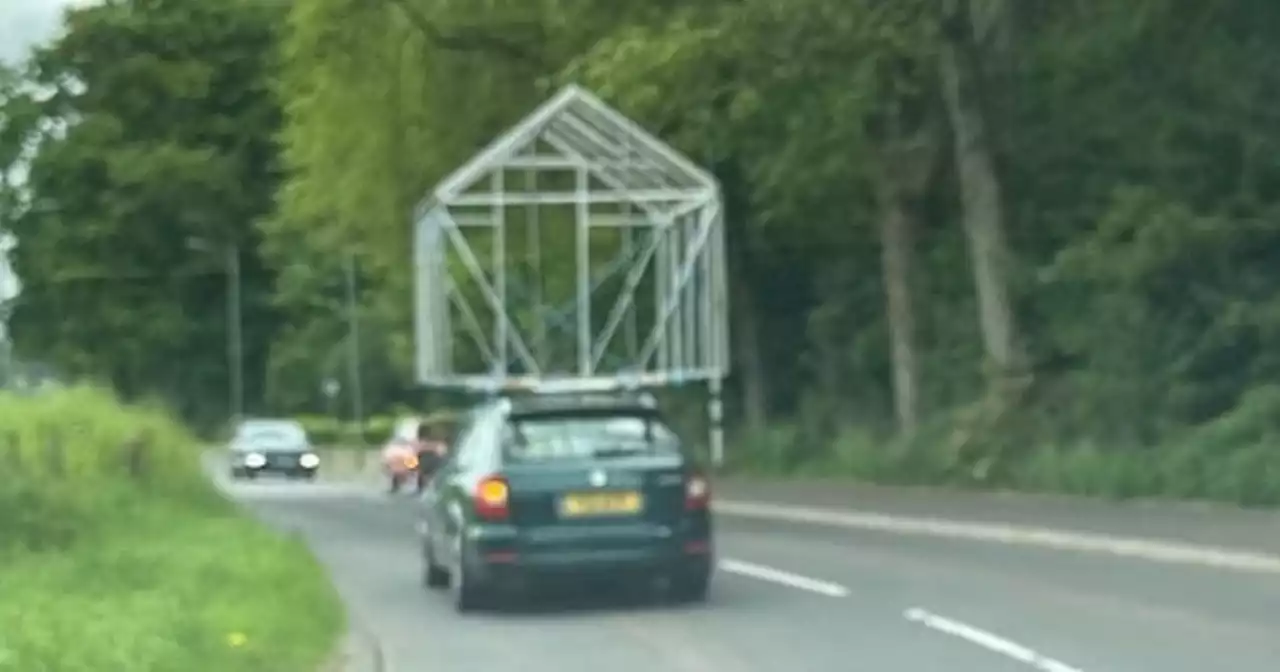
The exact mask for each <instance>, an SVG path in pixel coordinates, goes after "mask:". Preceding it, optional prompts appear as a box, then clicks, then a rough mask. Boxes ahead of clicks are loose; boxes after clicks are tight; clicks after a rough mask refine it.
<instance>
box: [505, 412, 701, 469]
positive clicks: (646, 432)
mask: <svg viewBox="0 0 1280 672" xmlns="http://www.w3.org/2000/svg"><path fill="white" fill-rule="evenodd" d="M503 450H504V453H505V456H506V459H507V460H509V461H512V462H549V461H559V460H584V459H587V460H590V459H607V458H610V457H629V456H638V455H674V454H679V452H680V441H679V439H678V438H677V437H676V434H675V432H673V431H672V430H671V428H670V427H668V426H667V425H666V424H665V423H663V422H662V419H661V418H659V417H658V416H657V415H655V414H653V413H648V412H643V411H641V412H626V411H622V412H610V413H581V414H565V413H556V414H537V415H526V416H517V417H514V418H512V419H511V422H510V423H509V424H508V426H507V430H506V435H505V436H504V437H503Z"/></svg>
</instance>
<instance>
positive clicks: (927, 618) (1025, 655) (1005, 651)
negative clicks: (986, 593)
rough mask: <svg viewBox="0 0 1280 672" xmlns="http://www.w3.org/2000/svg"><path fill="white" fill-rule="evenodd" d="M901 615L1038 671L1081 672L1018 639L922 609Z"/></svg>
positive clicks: (911, 610)
mask: <svg viewBox="0 0 1280 672" xmlns="http://www.w3.org/2000/svg"><path fill="white" fill-rule="evenodd" d="M904 616H906V618H907V620H908V621H913V622H915V623H919V624H920V625H923V626H924V627H926V628H929V629H931V630H936V631H938V632H941V633H944V634H948V635H951V636H952V637H956V638H959V639H963V640H964V641H966V642H969V643H970V644H976V645H978V646H980V647H982V648H984V649H987V650H988V651H991V652H994V653H998V654H1000V655H1002V656H1006V657H1008V658H1012V659H1014V660H1016V661H1018V662H1020V663H1026V664H1027V665H1029V666H1031V667H1033V668H1035V669H1037V670H1040V671H1041V672H1083V671H1082V670H1081V669H1080V668H1077V667H1072V666H1070V665H1068V664H1066V663H1064V662H1062V661H1059V660H1054V659H1053V658H1049V657H1048V656H1045V655H1042V654H1040V653H1037V652H1036V651H1034V650H1032V649H1029V648H1027V647H1025V646H1023V645H1021V644H1018V643H1017V642H1014V641H1010V640H1008V639H1005V638H1004V637H1001V636H999V635H996V634H992V633H990V632H987V631H986V630H981V629H978V628H975V627H973V626H971V625H966V624H964V623H961V622H960V621H957V620H953V619H950V618H946V617H945V616H939V615H937V614H933V613H930V612H928V611H925V610H924V609H908V610H907V611H906V613H905V614H904Z"/></svg>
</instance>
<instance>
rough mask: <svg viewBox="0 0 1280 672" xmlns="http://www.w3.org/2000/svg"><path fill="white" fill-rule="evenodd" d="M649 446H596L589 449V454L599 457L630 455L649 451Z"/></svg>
mask: <svg viewBox="0 0 1280 672" xmlns="http://www.w3.org/2000/svg"><path fill="white" fill-rule="evenodd" d="M651 450H652V449H651V448H597V449H596V450H593V451H591V456H592V457H596V458H601V459H607V458H610V457H630V456H632V455H643V454H645V453H648V452H651Z"/></svg>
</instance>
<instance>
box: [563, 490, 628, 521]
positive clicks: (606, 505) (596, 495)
mask: <svg viewBox="0 0 1280 672" xmlns="http://www.w3.org/2000/svg"><path fill="white" fill-rule="evenodd" d="M643 504H644V501H643V500H642V499H641V497H640V493H638V492H591V493H574V494H570V495H565V497H564V499H562V500H560V514H561V515H562V516H565V517H566V518H573V517H578V516H617V515H626V514H630V513H637V512H639V511H640V509H641V507H642V506H643Z"/></svg>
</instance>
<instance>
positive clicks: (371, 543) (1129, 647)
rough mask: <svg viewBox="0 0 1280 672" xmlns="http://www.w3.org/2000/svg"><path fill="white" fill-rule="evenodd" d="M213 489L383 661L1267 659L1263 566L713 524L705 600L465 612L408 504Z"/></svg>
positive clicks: (1170, 668)
mask: <svg viewBox="0 0 1280 672" xmlns="http://www.w3.org/2000/svg"><path fill="white" fill-rule="evenodd" d="M227 489H228V490H229V492H231V493H232V494H233V495H234V496H236V497H237V498H239V499H241V500H242V501H244V502H245V503H246V504H248V505H249V506H250V507H251V509H252V510H254V511H255V512H257V513H258V515H260V516H261V517H262V518H263V519H264V520H266V521H268V522H269V523H271V524H273V525H277V526H279V527H281V528H283V529H288V530H291V531H293V532H296V533H298V534H301V535H302V536H303V537H304V538H305V539H307V541H308V542H309V543H310V544H311V546H312V548H313V549H314V550H315V552H316V554H317V556H318V557H319V558H320V559H321V561H322V562H324V564H325V565H326V566H327V567H328V569H329V570H330V572H331V574H332V576H333V579H334V582H335V585H336V586H337V587H338V590H339V591H340V592H341V594H342V596H343V598H344V599H345V600H346V601H347V603H348V606H349V607H350V609H351V610H352V612H353V614H354V615H355V616H356V617H357V618H358V619H359V620H360V621H361V622H362V623H363V624H364V625H365V626H366V627H367V629H368V630H369V631H371V632H372V633H374V635H375V636H376V637H377V639H378V640H379V642H380V644H381V647H382V652H383V655H384V657H385V670H386V672H417V671H419V670H422V671H426V672H448V671H450V670H458V671H459V672H469V671H470V670H477V669H511V670H517V671H519V672H525V671H527V672H552V671H553V670H554V671H555V672H632V671H633V670H634V671H639V670H644V671H646V672H652V671H653V670H674V671H677V672H775V671H776V672H810V671H812V672H826V671H836V670H869V671H872V670H884V671H886V672H936V671H945V672H1012V671H1016V670H1022V671H1023V672H1027V671H1036V670H1038V671H1040V672H1124V671H1134V672H1138V671H1145V670H1153V671H1157V672H1205V671H1206V670H1212V669H1224V670H1227V671H1228V672H1252V671H1254V670H1257V671H1258V672H1273V671H1274V670H1276V669H1280V637H1277V636H1276V633H1280V579H1278V578H1277V577H1274V576H1258V575H1245V574H1235V573H1230V572H1226V571H1222V570H1211V569H1205V568H1197V567H1183V566H1171V565H1153V564H1149V563H1142V562H1139V561H1136V560H1131V559H1125V558H1111V557H1103V556H1098V555H1086V554H1072V553H1064V552H1060V551H1048V550H1042V549H1034V548H1021V547H1008V546H1000V545H996V544H988V543H982V542H977V541H963V540H954V539H932V538H925V537H910V538H908V537H902V536H897V535H893V534H888V533H880V532H860V531H850V530H832V529H829V528H824V527H821V526H807V525H797V524H795V523H770V522H766V521H758V520H753V521H744V520H738V519H735V518H732V517H719V518H718V521H717V524H718V553H719V558H720V569H719V571H718V573H717V576H716V579H715V582H714V587H713V589H712V594H711V598H710V600H709V601H708V602H707V603H706V604H704V605H693V606H690V605H673V604H670V603H666V602H663V601H661V600H657V599H652V598H650V597H648V596H647V595H646V594H644V593H642V592H634V593H612V592H610V593H604V592H592V593H587V594H581V595H554V596H550V597H547V598H546V599H539V600H536V601H534V602H532V603H529V604H520V605H517V606H515V607H514V608H512V609H509V610H502V611H498V612H495V613H487V612H486V613H481V614H474V615H472V614H468V615H465V616H462V615H459V614H457V613H455V612H454V611H453V608H452V606H451V604H450V603H449V601H448V598H447V596H446V595H442V594H436V593H433V592H432V591H428V590H426V589H424V588H423V587H422V585H421V581H420V575H421V564H420V555H419V552H418V544H417V540H416V537H415V532H414V529H413V524H414V511H413V498H412V497H411V496H388V495H386V494H385V493H381V492H378V491H377V490H376V488H374V487H372V486H367V485H345V486H344V485H340V484H333V483H311V484H308V483H285V482H280V483H275V482H268V481H264V482H257V483H253V484H236V485H229V486H227ZM1272 642H1275V643H1272Z"/></svg>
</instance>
